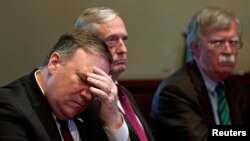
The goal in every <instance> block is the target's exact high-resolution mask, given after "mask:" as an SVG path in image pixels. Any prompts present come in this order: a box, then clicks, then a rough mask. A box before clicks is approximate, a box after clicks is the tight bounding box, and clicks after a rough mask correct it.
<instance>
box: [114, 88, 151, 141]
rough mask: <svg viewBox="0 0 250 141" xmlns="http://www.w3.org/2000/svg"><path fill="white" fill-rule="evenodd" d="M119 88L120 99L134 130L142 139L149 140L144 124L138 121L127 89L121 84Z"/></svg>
mask: <svg viewBox="0 0 250 141" xmlns="http://www.w3.org/2000/svg"><path fill="white" fill-rule="evenodd" d="M117 88H118V96H119V100H120V102H121V105H122V108H123V110H124V112H125V116H126V117H127V119H128V120H129V121H130V123H131V124H132V126H133V127H134V130H135V132H136V134H137V136H138V137H139V139H140V141H147V140H148V139H147V136H146V134H145V132H144V130H143V128H142V126H141V125H140V123H139V122H138V120H137V118H136V115H135V112H134V110H133V108H132V106H131V104H130V102H129V99H128V97H127V95H126V94H125V93H126V91H125V89H124V88H123V87H122V86H120V85H117Z"/></svg>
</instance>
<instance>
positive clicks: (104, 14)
mask: <svg viewBox="0 0 250 141" xmlns="http://www.w3.org/2000/svg"><path fill="white" fill-rule="evenodd" d="M75 28H82V29H85V30H87V31H89V32H91V33H94V34H95V35H97V36H98V37H99V38H100V39H102V40H103V41H104V42H105V43H106V44H107V46H108V47H109V50H110V51H111V54H112V56H113V60H114V62H113V64H112V66H111V73H110V74H111V75H112V79H113V81H114V82H115V83H116V84H117V85H118V92H119V101H118V106H119V108H120V110H121V111H122V112H123V113H124V118H125V119H126V123H127V125H128V127H129V134H130V135H129V136H130V139H131V140H133V141H137V140H140V141H147V140H149V141H153V140H154V138H153V136H152V133H151V131H150V129H149V126H148V124H147V123H146V120H145V119H144V117H143V116H142V114H141V113H140V111H139V109H138V107H137V105H136V102H135V100H134V99H133V96H132V95H131V93H130V92H129V91H128V90H127V89H126V88H125V87H123V86H121V85H119V84H118V82H117V79H118V77H119V76H120V74H121V73H122V72H124V71H125V70H126V66H127V46H128V33H127V30H126V27H125V24H124V22H123V20H122V18H121V17H120V16H119V14H118V13H117V12H115V11H114V10H112V9H110V8H106V7H93V8H88V9H86V10H85V11H84V12H83V13H82V14H81V15H80V16H79V18H78V19H77V21H76V23H75ZM122 94H124V95H123V96H122ZM121 97H126V98H125V99H129V105H130V106H132V113H133V114H132V116H129V114H128V113H131V112H126V107H127V106H124V105H123V100H122V99H123V98H121ZM129 117H131V118H134V119H136V120H133V121H135V122H131V121H132V120H130V119H131V118H129ZM137 125H138V126H137ZM137 131H141V132H140V133H138V132H137Z"/></svg>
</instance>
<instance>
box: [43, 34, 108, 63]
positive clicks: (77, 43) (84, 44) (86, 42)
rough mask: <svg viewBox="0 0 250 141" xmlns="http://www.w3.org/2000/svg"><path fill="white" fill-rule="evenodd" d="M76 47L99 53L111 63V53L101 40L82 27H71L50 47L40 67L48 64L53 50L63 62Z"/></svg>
mask: <svg viewBox="0 0 250 141" xmlns="http://www.w3.org/2000/svg"><path fill="white" fill-rule="evenodd" d="M78 48H81V49H83V50H84V51H87V52H89V53H93V54H100V55H102V56H104V57H106V58H107V60H108V61H109V63H110V64H112V61H113V60H112V55H111V53H110V51H109V49H108V47H107V45H106V44H105V43H104V42H103V41H102V40H100V39H99V38H98V37H96V36H94V35H93V34H91V33H89V32H87V31H85V30H83V29H72V30H70V31H69V32H67V33H65V34H63V35H62V36H61V37H60V38H59V40H58V41H57V42H56V44H55V45H54V46H53V48H51V49H50V51H49V53H48V54H47V56H46V57H45V59H44V60H43V62H42V64H41V67H45V66H47V65H48V62H49V59H50V57H51V55H52V54H53V53H54V52H58V53H59V54H60V55H61V57H62V60H63V62H64V63H65V62H66V61H67V60H68V59H69V58H70V57H71V56H72V54H73V53H74V52H75V51H76V49H78Z"/></svg>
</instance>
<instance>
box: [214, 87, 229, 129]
mask: <svg viewBox="0 0 250 141" xmlns="http://www.w3.org/2000/svg"><path fill="white" fill-rule="evenodd" d="M215 90H216V92H217V94H218V113H219V117H220V122H221V125H231V120H230V114H229V108H228V104H227V98H226V90H225V86H224V85H223V84H222V83H218V84H217V86H216V88H215Z"/></svg>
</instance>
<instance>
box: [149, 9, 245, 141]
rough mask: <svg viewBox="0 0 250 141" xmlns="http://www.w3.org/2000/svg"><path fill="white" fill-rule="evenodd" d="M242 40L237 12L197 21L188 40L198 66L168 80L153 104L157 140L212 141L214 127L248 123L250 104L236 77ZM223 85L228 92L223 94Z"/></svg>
mask: <svg viewBox="0 0 250 141" xmlns="http://www.w3.org/2000/svg"><path fill="white" fill-rule="evenodd" d="M241 39H242V27H241V24H240V21H239V19H238V18H237V17H236V16H235V14H234V13H233V12H232V11H231V10H228V9H224V8H220V7H208V8H204V9H202V10H201V11H199V12H198V13H197V14H195V15H194V17H193V18H192V19H191V21H190V23H189V26H188V29H187V38H186V41H187V46H188V47H189V49H190V50H191V51H192V54H193V60H192V61H190V62H188V63H186V64H185V65H184V66H183V67H182V68H181V69H180V70H178V71H177V72H175V73H174V74H173V75H171V76H170V77H168V78H167V79H166V80H164V81H163V82H162V83H161V84H160V86H159V87H158V89H157V91H156V93H155V95H154V98H153V103H152V110H151V116H152V121H153V123H154V124H153V128H154V129H153V132H154V133H155V137H157V139H158V138H159V140H164V141H165V140H169V141H170V140H172V141H206V140H207V139H208V136H209V135H208V133H209V128H208V127H209V126H213V125H238V124H246V123H247V120H249V119H247V113H249V112H248V108H247V102H248V101H247V99H249V98H247V96H246V93H244V90H243V89H242V88H241V87H240V84H239V82H237V81H235V80H234V79H233V77H231V76H230V74H231V73H232V71H233V69H234V67H235V64H236V57H237V53H238V50H239V49H240V48H241V47H242V43H241ZM219 84H220V85H219ZM217 85H218V86H223V87H225V89H224V88H223V90H220V91H219V90H218V91H217V88H218V89H219V87H217ZM221 94H223V96H222V97H220V95H221ZM219 99H221V100H219ZM222 102H223V103H222ZM221 103H222V104H223V106H221V105H222V104H221ZM222 113H223V114H222Z"/></svg>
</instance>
